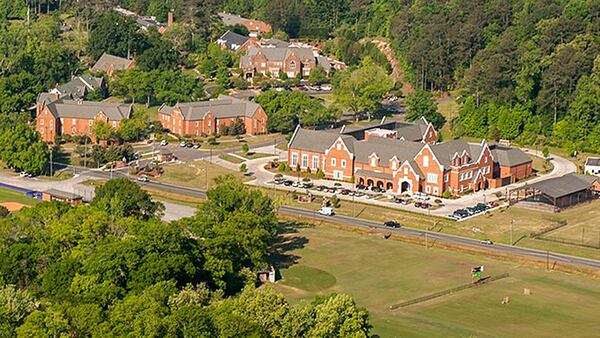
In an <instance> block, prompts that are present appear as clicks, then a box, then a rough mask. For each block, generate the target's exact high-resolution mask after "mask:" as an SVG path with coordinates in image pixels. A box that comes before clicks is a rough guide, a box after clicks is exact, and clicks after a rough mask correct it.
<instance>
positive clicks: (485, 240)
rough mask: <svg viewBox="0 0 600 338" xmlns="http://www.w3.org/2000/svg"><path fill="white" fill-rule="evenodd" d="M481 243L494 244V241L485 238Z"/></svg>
mask: <svg viewBox="0 0 600 338" xmlns="http://www.w3.org/2000/svg"><path fill="white" fill-rule="evenodd" d="M481 244H485V245H492V244H494V242H492V241H490V240H489V239H484V240H483V241H481Z"/></svg>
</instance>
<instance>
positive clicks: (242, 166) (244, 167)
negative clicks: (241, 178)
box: [240, 163, 248, 174]
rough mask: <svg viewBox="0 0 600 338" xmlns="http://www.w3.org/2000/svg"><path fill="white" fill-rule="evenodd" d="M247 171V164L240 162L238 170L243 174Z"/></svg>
mask: <svg viewBox="0 0 600 338" xmlns="http://www.w3.org/2000/svg"><path fill="white" fill-rule="evenodd" d="M247 171H248V166H247V165H246V163H242V164H240V172H241V173H242V174H245V173H246V172H247Z"/></svg>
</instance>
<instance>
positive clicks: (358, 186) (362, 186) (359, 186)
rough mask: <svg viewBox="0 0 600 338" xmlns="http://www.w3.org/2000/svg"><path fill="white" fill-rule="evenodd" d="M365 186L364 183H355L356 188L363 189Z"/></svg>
mask: <svg viewBox="0 0 600 338" xmlns="http://www.w3.org/2000/svg"><path fill="white" fill-rule="evenodd" d="M366 188H367V187H365V186H364V185H362V184H357V185H356V190H365V189H366Z"/></svg>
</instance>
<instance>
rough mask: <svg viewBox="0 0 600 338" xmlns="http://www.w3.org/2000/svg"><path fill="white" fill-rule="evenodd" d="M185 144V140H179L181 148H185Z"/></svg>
mask: <svg viewBox="0 0 600 338" xmlns="http://www.w3.org/2000/svg"><path fill="white" fill-rule="evenodd" d="M186 145H187V142H185V141H182V142H179V146H180V147H181V148H185V146H186Z"/></svg>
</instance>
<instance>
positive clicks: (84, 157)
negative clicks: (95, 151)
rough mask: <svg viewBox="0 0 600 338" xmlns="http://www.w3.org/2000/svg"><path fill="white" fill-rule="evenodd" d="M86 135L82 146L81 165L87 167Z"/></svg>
mask: <svg viewBox="0 0 600 338" xmlns="http://www.w3.org/2000/svg"><path fill="white" fill-rule="evenodd" d="M87 140H88V138H87V136H86V138H85V146H84V148H83V166H84V167H86V168H87Z"/></svg>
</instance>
